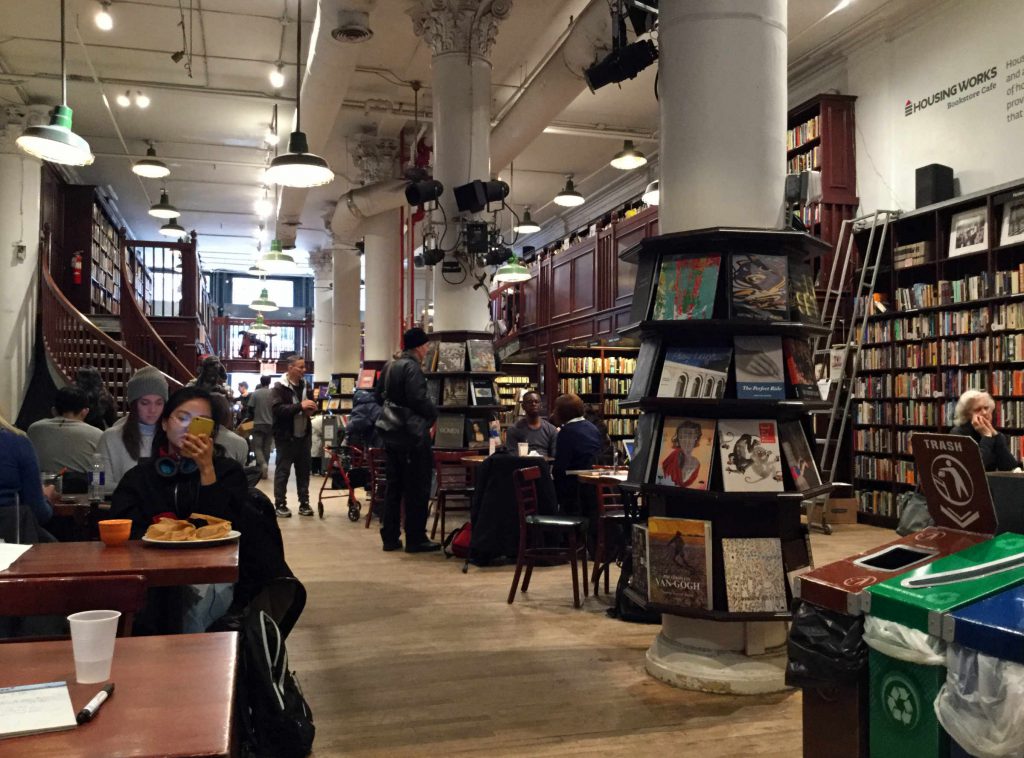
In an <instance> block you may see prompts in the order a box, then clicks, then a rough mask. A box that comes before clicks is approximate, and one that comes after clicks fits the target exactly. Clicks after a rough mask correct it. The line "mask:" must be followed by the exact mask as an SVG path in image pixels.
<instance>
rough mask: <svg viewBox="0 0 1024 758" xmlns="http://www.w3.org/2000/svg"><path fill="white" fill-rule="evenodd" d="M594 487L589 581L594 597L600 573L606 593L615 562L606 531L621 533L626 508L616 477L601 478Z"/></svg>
mask: <svg viewBox="0 0 1024 758" xmlns="http://www.w3.org/2000/svg"><path fill="white" fill-rule="evenodd" d="M594 489H595V491H596V497H597V510H596V512H595V514H594V518H595V519H596V521H597V523H596V534H595V536H594V556H593V557H594V573H593V575H592V576H591V579H590V581H591V583H592V584H593V585H594V596H595V597H596V596H597V595H598V594H599V590H600V587H599V584H600V580H601V574H602V573H603V574H604V591H605V594H608V586H609V580H608V574H609V573H610V572H611V565H612V563H614V562H615V556H614V555H611V554H610V548H609V545H608V536H609V534H608V533H609V530H610V529H613V528H614V529H616V530H617V533H618V534H620V535H621V530H622V529H623V528H624V526H625V524H626V512H625V511H626V509H625V503H624V502H623V498H622V491H621V490H620V489H619V482H618V480H617V479H611V478H601V479H599V480H598V482H597V485H596V486H595V488H594Z"/></svg>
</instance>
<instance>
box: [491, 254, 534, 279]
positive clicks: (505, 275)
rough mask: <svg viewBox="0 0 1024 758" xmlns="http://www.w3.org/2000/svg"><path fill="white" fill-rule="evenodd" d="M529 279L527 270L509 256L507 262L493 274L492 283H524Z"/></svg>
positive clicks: (513, 257) (512, 256) (514, 258)
mask: <svg viewBox="0 0 1024 758" xmlns="http://www.w3.org/2000/svg"><path fill="white" fill-rule="evenodd" d="M529 278H530V271H529V269H527V268H526V266H524V265H523V264H522V263H520V262H519V260H518V259H517V258H516V257H515V256H514V255H510V256H509V257H508V260H507V261H506V262H505V263H503V264H502V265H501V267H500V268H499V269H498V270H497V271H496V272H495V273H494V281H496V282H499V283H501V284H512V283H515V282H525V281H526V280H527V279H529Z"/></svg>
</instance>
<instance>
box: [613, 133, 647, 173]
mask: <svg viewBox="0 0 1024 758" xmlns="http://www.w3.org/2000/svg"><path fill="white" fill-rule="evenodd" d="M646 164H647V156H646V155H644V154H643V153H641V152H640V151H639V150H637V149H636V147H635V146H634V145H633V140H631V139H628V140H625V141H624V142H623V143H622V149H621V150H620V151H619V152H617V153H616V154H615V157H614V158H612V160H611V165H612V166H614V167H615V168H617V169H619V170H620V171H631V170H633V169H634V168H640V167H641V166H644V165H646Z"/></svg>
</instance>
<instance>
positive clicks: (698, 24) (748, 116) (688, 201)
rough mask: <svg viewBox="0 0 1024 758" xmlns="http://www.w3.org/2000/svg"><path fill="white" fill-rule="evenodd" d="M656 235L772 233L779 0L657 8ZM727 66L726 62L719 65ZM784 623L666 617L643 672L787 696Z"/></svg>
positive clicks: (780, 153)
mask: <svg viewBox="0 0 1024 758" xmlns="http://www.w3.org/2000/svg"><path fill="white" fill-rule="evenodd" d="M659 42H660V54H661V59H660V68H659V83H658V92H659V95H660V102H661V150H660V168H661V180H660V181H661V203H660V206H659V209H658V226H659V230H660V232H661V233H662V234H666V233H670V232H679V231H685V230H688V229H700V228H704V227H710V226H746V227H762V228H768V229H775V228H778V227H779V226H780V223H779V222H780V221H781V211H782V200H783V197H782V196H783V181H784V177H785V164H784V158H785V155H786V145H785V144H784V142H785V135H786V0H756V2H753V1H752V0H690V2H686V3H662V4H661V16H660V36H659ZM725 60H728V62H729V63H728V65H722V61H725ZM785 644H786V625H785V623H783V622H774V621H772V622H719V621H706V620H703V619H691V618H681V617H679V616H672V615H669V614H664V615H663V616H662V627H661V633H660V634H659V635H658V637H657V638H656V639H655V641H654V643H653V644H652V645H651V647H650V649H649V650H648V651H647V664H646V665H647V671H648V672H649V673H651V674H652V675H653V676H655V677H657V678H658V679H661V680H663V681H666V682H668V683H669V684H674V685H676V686H678V687H684V688H687V689H698V690H706V691H711V692H718V693H733V694H757V693H763V692H775V691H780V690H783V689H785V688H786V685H785V678H784V674H785V665H786V648H785Z"/></svg>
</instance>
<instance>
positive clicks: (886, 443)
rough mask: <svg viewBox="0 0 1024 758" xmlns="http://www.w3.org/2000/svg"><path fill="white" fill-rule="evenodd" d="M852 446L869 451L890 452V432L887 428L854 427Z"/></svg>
mask: <svg viewBox="0 0 1024 758" xmlns="http://www.w3.org/2000/svg"><path fill="white" fill-rule="evenodd" d="M853 447H854V449H855V450H858V451H860V450H864V451H867V452H869V453H891V452H892V433H891V432H890V431H889V430H888V429H854V430H853Z"/></svg>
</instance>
